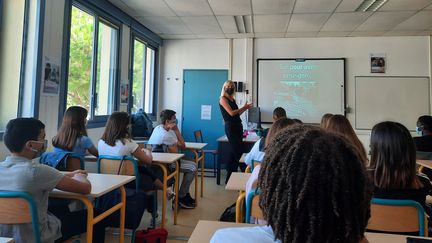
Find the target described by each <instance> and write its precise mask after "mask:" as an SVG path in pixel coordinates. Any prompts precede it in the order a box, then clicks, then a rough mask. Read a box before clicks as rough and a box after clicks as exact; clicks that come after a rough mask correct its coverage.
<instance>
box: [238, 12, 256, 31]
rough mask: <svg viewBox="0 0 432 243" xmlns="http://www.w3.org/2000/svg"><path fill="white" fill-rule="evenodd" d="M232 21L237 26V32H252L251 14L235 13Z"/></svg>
mask: <svg viewBox="0 0 432 243" xmlns="http://www.w3.org/2000/svg"><path fill="white" fill-rule="evenodd" d="M234 21H235V23H236V26H237V32H238V33H252V32H253V27H252V16H251V15H237V16H234Z"/></svg>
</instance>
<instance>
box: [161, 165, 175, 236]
mask: <svg viewBox="0 0 432 243" xmlns="http://www.w3.org/2000/svg"><path fill="white" fill-rule="evenodd" d="M156 165H158V166H159V167H160V168H161V169H162V173H163V190H162V225H161V227H162V228H164V227H165V223H166V222H165V221H166V219H165V218H166V208H167V201H168V199H167V196H166V195H167V187H168V180H169V179H171V178H172V177H174V179H175V182H174V191H175V194H176V196H175V199H174V224H177V207H178V175H179V164H178V161H175V166H176V169H175V172H173V173H171V174H169V175H168V171H167V169H166V167H165V165H164V164H159V163H156Z"/></svg>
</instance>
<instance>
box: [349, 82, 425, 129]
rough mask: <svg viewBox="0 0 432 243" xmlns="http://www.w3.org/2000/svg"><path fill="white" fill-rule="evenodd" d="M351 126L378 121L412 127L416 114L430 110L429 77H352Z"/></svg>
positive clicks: (414, 123) (362, 127) (366, 124)
mask: <svg viewBox="0 0 432 243" xmlns="http://www.w3.org/2000/svg"><path fill="white" fill-rule="evenodd" d="M354 111H355V128H356V129H372V127H373V126H374V125H375V124H377V123H379V122H382V121H395V122H399V123H402V124H403V125H404V126H405V127H407V128H408V129H409V130H411V131H414V130H415V127H416V122H417V118H418V117H419V116H421V115H429V114H430V81H429V77H388V76H387V77H363V76H357V77H355V110H354Z"/></svg>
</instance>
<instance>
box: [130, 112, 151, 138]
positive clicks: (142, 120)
mask: <svg viewBox="0 0 432 243" xmlns="http://www.w3.org/2000/svg"><path fill="white" fill-rule="evenodd" d="M152 132H153V122H152V121H151V120H150V118H149V117H148V116H147V114H146V113H145V112H144V110H143V109H139V110H138V111H137V113H135V114H132V137H150V135H151V134H152Z"/></svg>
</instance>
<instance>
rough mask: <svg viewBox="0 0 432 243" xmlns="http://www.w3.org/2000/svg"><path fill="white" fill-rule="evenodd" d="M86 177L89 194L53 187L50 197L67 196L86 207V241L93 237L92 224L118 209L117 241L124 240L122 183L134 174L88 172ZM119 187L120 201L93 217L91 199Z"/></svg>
mask: <svg viewBox="0 0 432 243" xmlns="http://www.w3.org/2000/svg"><path fill="white" fill-rule="evenodd" d="M87 179H88V180H89V181H90V183H91V185H92V189H91V192H90V194H87V195H83V194H78V193H72V192H65V191H60V190H57V189H54V191H52V192H50V197H55V198H67V199H75V200H80V201H82V202H83V203H84V204H85V205H86V207H87V242H88V243H90V242H92V238H93V225H95V224H96V223H98V222H99V221H101V220H102V219H104V218H106V217H108V216H109V215H111V214H113V213H114V212H115V211H117V210H120V238H119V242H120V243H123V242H124V225H125V209H126V191H125V189H124V185H125V184H127V183H129V182H131V181H133V180H135V176H124V175H107V174H94V173H89V174H88V177H87ZM117 188H120V192H121V202H120V203H118V204H117V205H115V206H113V207H112V208H110V209H109V210H107V211H105V212H103V213H102V214H100V215H98V216H96V217H94V215H93V204H92V201H91V199H95V198H98V197H100V196H102V195H104V194H106V193H108V192H110V191H113V190H115V189H117Z"/></svg>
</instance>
